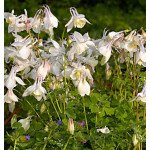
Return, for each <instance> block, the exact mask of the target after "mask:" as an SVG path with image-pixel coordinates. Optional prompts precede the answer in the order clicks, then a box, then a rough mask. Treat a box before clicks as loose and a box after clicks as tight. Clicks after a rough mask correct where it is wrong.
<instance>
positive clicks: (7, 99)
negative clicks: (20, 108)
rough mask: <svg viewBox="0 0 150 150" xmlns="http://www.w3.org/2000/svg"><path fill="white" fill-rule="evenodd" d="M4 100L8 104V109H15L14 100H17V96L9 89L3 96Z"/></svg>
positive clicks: (11, 110)
mask: <svg viewBox="0 0 150 150" xmlns="http://www.w3.org/2000/svg"><path fill="white" fill-rule="evenodd" d="M4 102H5V103H8V104H9V111H10V112H13V111H14V109H15V102H18V97H17V96H16V95H15V94H14V93H13V90H12V89H9V90H8V91H7V93H6V94H5V96H4Z"/></svg>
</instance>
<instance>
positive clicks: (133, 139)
mask: <svg viewBox="0 0 150 150" xmlns="http://www.w3.org/2000/svg"><path fill="white" fill-rule="evenodd" d="M132 141H133V144H134V146H135V145H136V144H137V143H138V140H137V138H136V134H133V137H132Z"/></svg>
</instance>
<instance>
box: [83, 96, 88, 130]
mask: <svg viewBox="0 0 150 150" xmlns="http://www.w3.org/2000/svg"><path fill="white" fill-rule="evenodd" d="M83 108H84V116H85V123H86V129H87V132H88V131H89V129H88V122H87V117H86V110H85V101H84V97H83Z"/></svg>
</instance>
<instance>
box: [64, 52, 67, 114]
mask: <svg viewBox="0 0 150 150" xmlns="http://www.w3.org/2000/svg"><path fill="white" fill-rule="evenodd" d="M64 57H65V58H64V83H65V97H64V101H63V104H64V115H65V109H66V106H65V105H66V91H67V84H66V53H65V56H64Z"/></svg>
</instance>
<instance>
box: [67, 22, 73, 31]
mask: <svg viewBox="0 0 150 150" xmlns="http://www.w3.org/2000/svg"><path fill="white" fill-rule="evenodd" d="M72 28H73V22H71V23H70V24H69V25H68V27H67V32H69V31H71V30H72Z"/></svg>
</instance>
